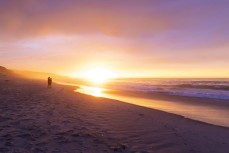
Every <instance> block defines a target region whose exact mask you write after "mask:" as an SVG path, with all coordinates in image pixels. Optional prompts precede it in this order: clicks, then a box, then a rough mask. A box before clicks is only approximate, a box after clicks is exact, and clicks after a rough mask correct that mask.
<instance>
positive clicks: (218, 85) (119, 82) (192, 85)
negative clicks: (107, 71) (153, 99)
mask: <svg viewBox="0 0 229 153" xmlns="http://www.w3.org/2000/svg"><path fill="white" fill-rule="evenodd" d="M105 87H107V88H109V89H112V90H119V91H130V92H131V91H132V92H143V93H162V94H168V95H176V96H187V97H198V98H209V99H221V100H228V101H229V79H151V78H143V79H142V78H136V79H133V78H131V79H115V80H112V81H111V82H110V83H107V85H105Z"/></svg>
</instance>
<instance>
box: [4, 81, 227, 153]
mask: <svg viewBox="0 0 229 153" xmlns="http://www.w3.org/2000/svg"><path fill="white" fill-rule="evenodd" d="M9 80H10V79H9ZM0 85H1V88H0V94H1V96H0V100H1V101H2V104H1V105H0V111H1V116H0V129H1V130H0V141H1V142H2V144H1V145H0V150H1V151H2V152H10V151H18V152H23V151H30V152H58V153H59V152H84V153H91V152H101V153H102V152H104V153H105V152H107V153H110V152H111V153H113V152H124V153H130V152H148V153H150V152H161V153H168V152H170V153H189V152H190V153H191V152H198V153H206V152H208V153H215V152H217V153H227V151H228V149H229V143H228V142H229V129H228V128H225V127H219V126H215V125H210V124H206V123H202V122H198V121H195V120H190V119H187V118H184V117H182V116H179V115H176V114H172V113H167V112H163V111H160V110H155V109H151V108H145V107H141V106H136V105H131V104H128V103H125V102H121V101H118V100H111V99H107V98H100V97H93V96H88V95H84V94H80V93H76V92H74V89H75V87H73V86H67V85H59V84H53V87H52V89H47V87H46V82H45V81H32V80H23V81H21V80H20V81H17V80H13V81H11V80H10V81H9V82H4V84H3V83H2V84H0ZM60 145H61V147H60Z"/></svg>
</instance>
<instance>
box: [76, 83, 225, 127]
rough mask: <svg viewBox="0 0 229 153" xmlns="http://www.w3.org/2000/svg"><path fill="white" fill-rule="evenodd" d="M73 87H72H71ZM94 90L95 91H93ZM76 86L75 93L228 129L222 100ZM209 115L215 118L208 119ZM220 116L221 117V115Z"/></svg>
mask: <svg viewBox="0 0 229 153" xmlns="http://www.w3.org/2000/svg"><path fill="white" fill-rule="evenodd" d="M73 86H74V85H73ZM94 90H95V91H94ZM97 90H100V89H99V88H97V87H96V88H94V87H88V86H77V89H76V90H75V92H79V93H83V94H86V95H92V96H99V97H104V98H108V99H112V100H119V101H122V102H125V103H129V104H135V105H137V106H143V107H146V108H151V109H157V110H161V111H164V112H169V113H173V114H177V115H181V116H184V117H185V118H190V119H192V120H196V121H201V122H205V123H208V124H212V125H217V126H222V127H229V112H228V109H229V103H228V102H226V101H222V100H214V99H204V98H196V97H184V96H174V95H165V94H158V93H155V94H152V93H139V92H129V91H116V90H103V89H102V88H101V91H99V92H101V93H100V95H96V94H98V93H97V92H98V91H97ZM209 113H214V114H216V116H214V117H210V116H209ZM221 114H222V115H221Z"/></svg>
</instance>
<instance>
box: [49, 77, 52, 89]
mask: <svg viewBox="0 0 229 153" xmlns="http://www.w3.org/2000/svg"><path fill="white" fill-rule="evenodd" d="M51 87H52V78H51V77H48V88H51Z"/></svg>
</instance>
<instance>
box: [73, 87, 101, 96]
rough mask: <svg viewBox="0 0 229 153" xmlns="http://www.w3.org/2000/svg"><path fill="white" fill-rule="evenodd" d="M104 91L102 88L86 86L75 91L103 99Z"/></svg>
mask: <svg viewBox="0 0 229 153" xmlns="http://www.w3.org/2000/svg"><path fill="white" fill-rule="evenodd" d="M104 91H105V89H103V88H98V87H88V86H80V88H79V89H77V90H76V92H80V93H84V94H88V95H92V96H95V97H104Z"/></svg>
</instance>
